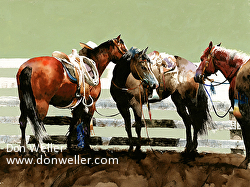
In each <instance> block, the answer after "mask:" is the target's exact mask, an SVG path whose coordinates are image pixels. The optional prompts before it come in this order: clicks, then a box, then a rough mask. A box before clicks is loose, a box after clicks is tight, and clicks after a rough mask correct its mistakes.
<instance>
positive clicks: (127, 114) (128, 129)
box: [117, 104, 133, 152]
mask: <svg viewBox="0 0 250 187" xmlns="http://www.w3.org/2000/svg"><path fill="white" fill-rule="evenodd" d="M117 108H118V110H119V112H120V114H121V115H122V117H123V119H124V122H125V129H126V132H127V134H128V139H129V145H130V147H129V152H130V151H132V150H133V141H132V132H131V117H130V112H129V108H128V107H126V106H124V105H121V104H117Z"/></svg>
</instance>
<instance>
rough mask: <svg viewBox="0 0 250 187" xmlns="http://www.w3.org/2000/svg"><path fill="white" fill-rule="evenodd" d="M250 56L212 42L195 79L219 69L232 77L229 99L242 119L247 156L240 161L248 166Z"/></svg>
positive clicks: (249, 143) (200, 80)
mask: <svg viewBox="0 0 250 187" xmlns="http://www.w3.org/2000/svg"><path fill="white" fill-rule="evenodd" d="M249 59H250V56H248V55H246V54H244V53H241V52H239V51H236V50H230V49H225V48H223V47H220V46H219V45H218V46H213V43H212V42H210V43H209V46H208V47H207V48H206V49H205V51H204V52H203V54H202V56H201V63H200V66H199V68H198V69H197V71H196V74H195V81H197V82H200V83H203V82H204V79H205V78H207V77H208V76H210V75H211V74H214V73H216V72H217V71H218V70H219V71H221V73H222V74H223V75H224V77H225V78H226V79H227V80H228V81H229V83H230V87H229V99H230V101H231V106H232V108H233V109H234V111H233V114H234V116H235V117H236V119H237V121H238V122H239V124H240V126H241V130H242V136H243V140H244V144H245V148H246V158H245V160H244V161H243V162H242V163H241V164H240V167H241V168H247V167H248V163H249V162H250V104H249V98H250V84H249V81H250V60H249Z"/></svg>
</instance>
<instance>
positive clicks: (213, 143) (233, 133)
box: [0, 59, 244, 153]
mask: <svg viewBox="0 0 250 187" xmlns="http://www.w3.org/2000/svg"><path fill="white" fill-rule="evenodd" d="M25 60H26V59H15V60H14V61H13V59H0V68H18V67H19V66H20V65H21V63H22V62H24V61H25ZM112 67H113V66H111V68H110V69H109V70H108V71H109V72H108V73H107V77H104V78H102V79H101V82H102V89H109V85H110V78H111V76H112ZM14 77H15V76H14V75H11V76H10V77H0V89H8V88H17V85H16V80H15V78H14ZM223 80H224V78H223ZM220 89H221V90H223V91H224V92H227V88H224V87H223V88H220ZM225 90H226V91H225ZM220 94H221V92H220ZM226 95H227V93H226ZM212 97H214V98H218V97H219V96H218V94H217V95H215V96H212ZM216 100H217V102H215V103H214V105H215V108H217V110H218V111H222V112H225V111H227V110H228V108H229V107H230V102H229V100H226V99H225V98H223V99H216ZM18 106H19V99H18V97H17V96H8V95H1V96H0V107H1V109H2V110H4V108H5V107H18ZM96 106H97V109H116V104H115V102H114V101H113V100H112V99H101V100H99V101H98V102H97V105H96ZM209 106H210V110H211V111H212V107H211V104H209ZM145 108H146V107H145ZM145 108H144V109H145ZM151 110H167V111H170V110H176V107H175V106H174V104H173V102H172V101H171V100H170V99H166V100H164V101H161V102H158V103H154V104H151ZM18 118H19V117H18V116H0V125H1V124H6V123H10V124H18ZM70 121H71V117H67V116H50V117H46V118H45V120H44V123H45V124H46V125H69V124H70ZM96 122H97V123H96V126H97V127H115V128H119V127H122V128H124V122H123V119H112V118H108V119H104V118H96ZM146 123H147V127H148V128H176V129H185V125H184V123H183V121H180V120H171V119H170V120H166V119H164V120H159V119H158V120H152V121H150V120H146ZM214 128H215V129H216V130H227V131H230V140H212V139H205V140H204V139H201V140H198V146H199V147H210V148H228V149H232V151H233V152H234V150H236V152H240V153H242V150H243V149H244V144H243V141H242V136H241V130H240V127H239V126H238V124H237V122H236V121H235V119H234V118H233V117H232V115H230V119H229V120H225V121H215V123H214ZM50 137H51V141H50V142H47V143H52V144H65V143H66V139H67V137H66V136H65V135H57V136H53V135H52V136H50ZM20 138H21V136H20V135H4V134H0V143H4V144H20ZM26 139H27V143H34V136H32V135H30V136H29V135H27V137H26ZM133 143H134V144H136V143H137V139H136V138H133ZM141 143H142V145H145V146H148V145H151V146H162V147H184V146H185V145H186V140H185V139H182V138H165V137H164V138H163V137H154V138H146V137H143V138H142V139H141ZM90 144H91V145H108V146H114V145H128V138H127V137H100V136H91V142H90Z"/></svg>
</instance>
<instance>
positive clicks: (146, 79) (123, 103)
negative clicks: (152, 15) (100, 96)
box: [110, 47, 158, 151]
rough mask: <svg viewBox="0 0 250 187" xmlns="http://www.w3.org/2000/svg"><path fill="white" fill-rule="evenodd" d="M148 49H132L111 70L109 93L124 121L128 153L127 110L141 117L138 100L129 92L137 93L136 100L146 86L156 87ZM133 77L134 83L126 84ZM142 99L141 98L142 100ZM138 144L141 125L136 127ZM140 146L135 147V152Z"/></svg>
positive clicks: (128, 118) (131, 145)
mask: <svg viewBox="0 0 250 187" xmlns="http://www.w3.org/2000/svg"><path fill="white" fill-rule="evenodd" d="M147 49H148V48H146V49H144V50H142V51H140V50H139V49H138V48H134V47H132V48H131V49H130V50H129V51H128V52H127V53H126V54H125V55H124V56H123V57H122V58H121V59H120V60H119V62H117V63H116V65H115V67H114V70H113V77H112V80H111V86H110V93H111V95H112V97H113V99H114V101H115V102H116V106H117V108H118V110H119V112H120V114H121V115H122V117H123V119H124V121H125V129H126V132H127V135H128V138H129V145H130V148H129V151H132V150H133V142H132V132H131V118H130V112H129V108H132V109H133V110H134V112H138V114H137V115H135V117H137V116H140V115H141V105H140V99H138V100H136V98H135V96H134V95H132V94H131V91H135V90H136V91H137V93H138V95H137V98H139V97H140V94H141V93H140V92H142V90H143V89H144V87H146V86H148V87H150V88H152V89H154V88H156V87H158V81H157V79H156V78H155V76H154V74H153V72H152V71H151V69H150V66H149V63H151V61H150V59H149V57H148V56H147V54H146V51H147ZM130 76H131V77H133V79H134V80H135V81H134V82H127V79H128V77H130ZM142 99H143V98H142ZM136 132H137V136H138V140H139V141H138V142H140V138H141V125H140V124H139V123H138V125H136ZM139 147H140V145H137V150H138V148H139Z"/></svg>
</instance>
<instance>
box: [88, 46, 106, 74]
mask: <svg viewBox="0 0 250 187" xmlns="http://www.w3.org/2000/svg"><path fill="white" fill-rule="evenodd" d="M88 56H89V57H90V58H91V59H93V60H94V61H95V62H96V67H97V70H98V73H99V77H101V76H102V73H103V72H104V70H105V69H106V67H107V65H108V64H109V62H110V56H109V55H108V53H105V52H102V53H99V52H96V51H94V50H92V51H91V52H90V53H89V54H88Z"/></svg>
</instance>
